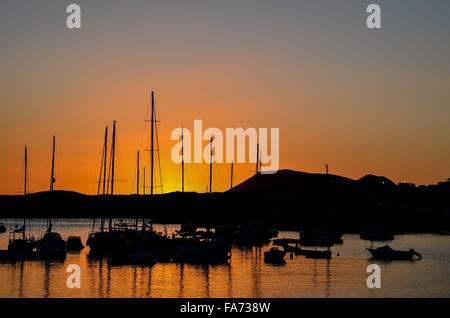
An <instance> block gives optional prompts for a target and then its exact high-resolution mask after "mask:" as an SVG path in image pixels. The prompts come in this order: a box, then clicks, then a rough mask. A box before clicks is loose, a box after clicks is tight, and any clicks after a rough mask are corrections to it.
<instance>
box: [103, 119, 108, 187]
mask: <svg viewBox="0 0 450 318" xmlns="http://www.w3.org/2000/svg"><path fill="white" fill-rule="evenodd" d="M103 152H104V154H105V158H104V162H103V195H105V194H106V157H107V156H108V126H106V128H105V144H104V145H103Z"/></svg>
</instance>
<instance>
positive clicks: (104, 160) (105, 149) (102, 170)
mask: <svg viewBox="0 0 450 318" xmlns="http://www.w3.org/2000/svg"><path fill="white" fill-rule="evenodd" d="M107 157H108V126H106V127H105V141H104V142H103V155H102V164H101V166H102V167H101V168H100V178H99V180H98V181H99V184H98V185H99V188H98V191H97V193H98V194H99V193H100V182H101V180H102V173H103V200H106V196H105V195H106V191H107V190H106V164H107ZM102 205H103V206H102V217H101V220H100V230H101V232H103V231H104V230H105V205H106V203H105V201H103V202H102ZM92 227H93V228H94V227H95V218H94V222H93V223H92Z"/></svg>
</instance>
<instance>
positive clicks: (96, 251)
mask: <svg viewBox="0 0 450 318" xmlns="http://www.w3.org/2000/svg"><path fill="white" fill-rule="evenodd" d="M115 151H116V121H113V132H112V146H111V155H110V166H109V173H108V184H107V183H106V179H107V178H106V164H107V154H108V127H106V129H105V141H104V144H103V155H102V164H101V168H100V177H99V186H98V191H97V196H99V194H100V183H103V196H102V198H101V199H102V202H101V204H102V215H101V219H100V229H99V230H97V231H96V229H95V221H96V220H95V218H94V219H93V223H92V230H93V231H92V232H91V233H89V237H88V239H87V241H86V245H87V246H89V249H90V250H89V256H90V257H97V258H102V257H105V256H108V255H109V254H110V253H111V252H112V250H113V249H115V248H118V247H119V246H120V245H121V244H122V241H123V233H122V231H120V230H118V229H113V225H112V200H113V195H114V171H115V170H114V165H115ZM102 174H103V180H102ZM109 179H110V180H109ZM108 198H109V199H110V202H109V203H110V217H109V226H108V228H106V226H105V221H106V219H105V212H106V205H107V204H108V201H107V199H108Z"/></svg>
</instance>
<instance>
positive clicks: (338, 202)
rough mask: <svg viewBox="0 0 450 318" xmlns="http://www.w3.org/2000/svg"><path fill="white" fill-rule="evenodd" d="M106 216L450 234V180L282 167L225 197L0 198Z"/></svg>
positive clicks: (55, 211) (74, 214)
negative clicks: (420, 182) (418, 181)
mask: <svg viewBox="0 0 450 318" xmlns="http://www.w3.org/2000/svg"><path fill="white" fill-rule="evenodd" d="M103 206H106V208H105V209H104V210H103V208H102V207H103ZM103 211H105V212H103ZM102 213H105V216H106V217H109V216H110V215H111V213H112V215H113V216H114V217H118V218H135V217H139V218H151V219H152V220H153V221H154V222H156V223H187V222H193V223H197V224H203V225H205V226H214V225H220V224H238V223H242V222H246V221H250V220H261V221H264V222H266V223H268V224H270V225H271V226H273V227H276V228H278V229H291V230H298V229H302V228H306V227H317V226H324V227H328V228H335V229H339V230H340V231H344V232H358V231H360V230H361V229H364V228H367V227H369V226H374V225H376V226H383V227H385V228H387V229H390V230H391V231H393V232H396V233H402V232H447V231H449V230H450V180H447V181H445V182H440V183H438V184H436V185H430V186H419V187H416V186H415V185H413V184H406V183H400V184H395V183H394V182H392V181H391V180H389V179H387V178H385V177H378V176H374V175H367V176H365V177H363V178H361V179H358V180H353V179H349V178H345V177H341V176H337V175H331V174H312V173H305V172H297V171H292V170H280V171H278V172H277V173H276V174H272V175H271V174H258V175H255V176H253V177H251V178H249V179H248V180H246V181H244V182H243V183H241V184H239V185H237V186H236V187H234V188H233V190H229V191H226V192H223V193H212V194H209V193H194V192H184V193H181V192H173V193H167V194H162V195H153V196H150V195H114V197H112V198H111V197H103V196H96V195H84V194H80V193H76V192H69V191H53V192H38V193H32V194H28V195H2V196H0V218H20V217H28V218H45V217H54V218H91V217H93V216H96V217H100V216H101V215H102Z"/></svg>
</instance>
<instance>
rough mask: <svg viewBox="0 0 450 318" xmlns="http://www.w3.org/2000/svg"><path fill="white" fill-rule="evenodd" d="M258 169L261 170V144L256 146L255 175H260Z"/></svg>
mask: <svg viewBox="0 0 450 318" xmlns="http://www.w3.org/2000/svg"><path fill="white" fill-rule="evenodd" d="M258 169H259V144H257V145H256V173H255V174H258V173H259V171H258Z"/></svg>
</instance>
